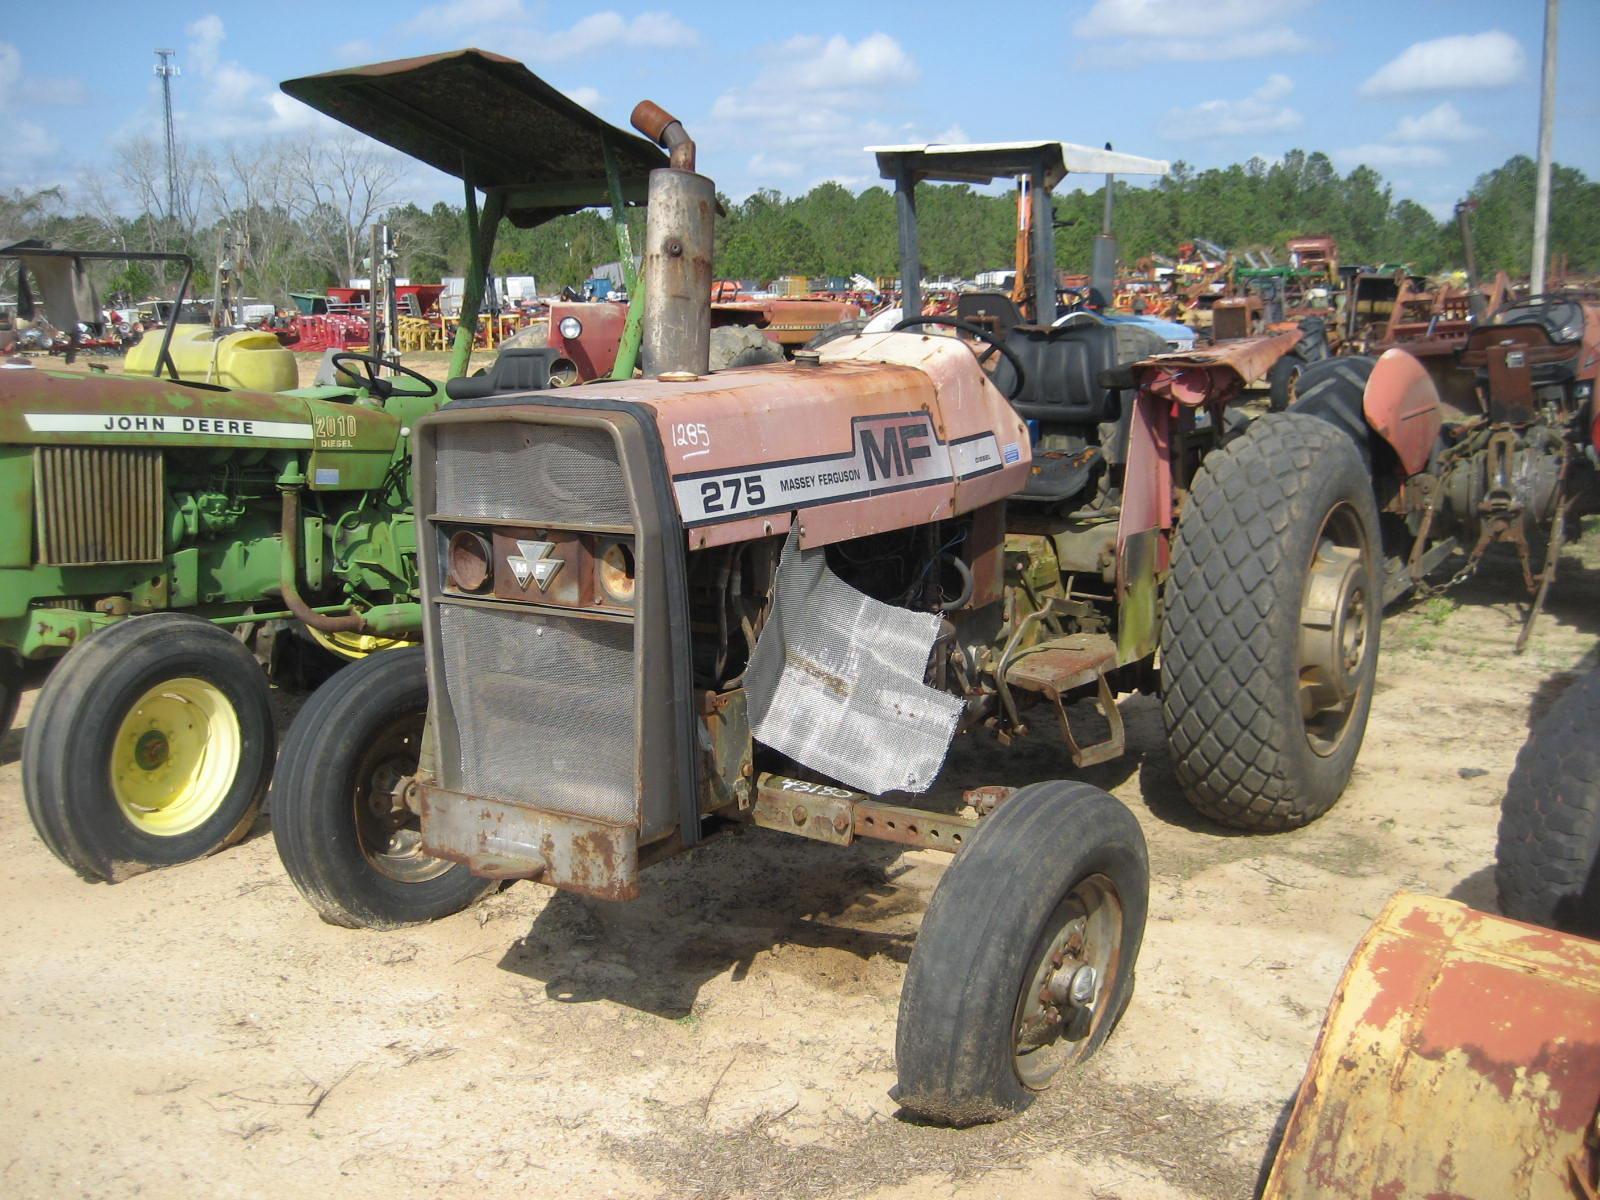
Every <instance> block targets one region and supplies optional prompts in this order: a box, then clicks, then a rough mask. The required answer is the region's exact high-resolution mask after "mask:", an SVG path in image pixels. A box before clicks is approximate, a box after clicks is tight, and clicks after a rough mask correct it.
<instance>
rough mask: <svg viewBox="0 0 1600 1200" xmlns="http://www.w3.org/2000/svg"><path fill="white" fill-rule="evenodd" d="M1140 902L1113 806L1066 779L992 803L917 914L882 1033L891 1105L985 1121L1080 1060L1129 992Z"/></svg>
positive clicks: (1140, 925)
mask: <svg viewBox="0 0 1600 1200" xmlns="http://www.w3.org/2000/svg"><path fill="white" fill-rule="evenodd" d="M1149 895H1150V862H1149V854H1148V852H1147V850H1146V848H1145V842H1144V834H1143V832H1142V831H1141V830H1140V828H1139V823H1138V822H1137V821H1136V820H1135V819H1134V817H1133V814H1132V813H1130V812H1129V811H1128V810H1127V808H1126V807H1124V806H1123V805H1122V804H1121V803H1119V802H1118V801H1117V800H1115V799H1113V798H1112V797H1111V796H1109V795H1107V794H1106V793H1105V792H1102V791H1100V790H1099V789H1098V788H1094V787H1090V786H1089V785H1088V784H1083V783H1070V782H1051V783H1036V784H1032V785H1031V786H1029V787H1025V788H1022V789H1021V790H1020V791H1018V792H1017V793H1016V794H1015V795H1014V796H1012V797H1011V798H1010V799H1009V800H1007V801H1006V802H1005V803H1004V804H1003V805H1002V806H1001V807H1000V808H999V809H998V810H997V811H996V812H995V813H994V815H993V816H991V817H988V818H987V819H986V820H985V821H984V823H983V825H982V826H981V827H980V828H979V830H978V832H977V834H976V835H974V836H973V838H972V839H971V840H970V841H969V842H968V843H967V844H966V846H965V847H963V848H962V850H961V852H960V853H959V854H957V855H956V858H955V861H954V862H953V863H951V865H950V868H949V870H947V871H946V872H945V876H944V878H943V879H942V880H940V881H939V886H938V888H937V889H935V891H934V893H933V901H932V903H930V904H929V905H928V912H927V915H926V916H925V917H923V920H922V930H921V932H920V933H919V934H918V935H917V944H916V947H915V948H914V949H913V950H912V953H911V965H910V968H909V969H908V970H907V972H906V980H905V985H904V986H903V987H902V989H901V991H900V1020H899V1026H898V1028H897V1030H896V1034H895V1062H896V1066H897V1068H898V1073H899V1086H898V1088H897V1089H896V1092H895V1097H896V1099H897V1100H898V1101H899V1102H900V1104H901V1105H902V1107H904V1108H905V1109H907V1110H908V1111H909V1112H912V1113H914V1114H916V1115H917V1116H919V1117H922V1118H925V1119H927V1120H931V1121H937V1122H939V1123H940V1124H945V1125H957V1126H962V1125H974V1124H978V1123H980V1122H984V1121H994V1120H999V1119H1001V1118H1004V1117H1008V1116H1011V1115H1012V1114H1014V1113H1018V1112H1021V1111H1022V1110H1023V1109H1025V1108H1026V1107H1027V1106H1028V1105H1029V1104H1031V1103H1032V1102H1033V1100H1034V1097H1035V1096H1037V1095H1038V1093H1039V1092H1041V1091H1043V1090H1044V1089H1045V1088H1047V1087H1049V1086H1050V1084H1051V1083H1053V1082H1054V1081H1055V1079H1056V1078H1057V1077H1058V1076H1059V1075H1060V1073H1061V1072H1062V1071H1063V1070H1065V1069H1066V1068H1069V1067H1072V1066H1076V1065H1077V1064H1079V1063H1081V1062H1083V1061H1084V1060H1085V1059H1087V1058H1088V1057H1089V1056H1090V1055H1091V1054H1093V1053H1094V1052H1095V1050H1097V1049H1098V1048H1099V1047H1100V1044H1101V1043H1102V1042H1104V1041H1105V1039H1106V1036H1107V1035H1108V1034H1109V1033H1110V1032H1111V1029H1112V1027H1113V1026H1114V1025H1116V1023H1117V1021H1118V1020H1119V1019H1120V1018H1121V1016H1122V1011H1123V1009H1124V1008H1126V1007H1127V1004H1128V1000H1129V998H1130V997H1131V996H1132V994H1133V972H1134V964H1135V962H1136V960H1137V959H1138V957H1139V945H1140V943H1141V941H1142V940H1143V938H1144V924H1145V913H1146V911H1147V909H1148V907H1149Z"/></svg>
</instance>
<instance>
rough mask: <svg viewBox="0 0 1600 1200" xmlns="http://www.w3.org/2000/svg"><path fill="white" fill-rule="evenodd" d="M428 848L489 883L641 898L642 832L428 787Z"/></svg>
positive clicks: (425, 839)
mask: <svg viewBox="0 0 1600 1200" xmlns="http://www.w3.org/2000/svg"><path fill="white" fill-rule="evenodd" d="M421 805H422V848H423V849H424V850H425V851H427V852H428V853H429V854H432V855H434V856H435V857H436V858H447V859H449V860H450V861H451V862H458V863H464V864H466V866H467V867H468V868H469V869H470V870H471V871H472V873H473V874H474V875H482V876H484V877H485V878H488V879H537V880H539V882H541V883H548V884H550V885H551V886H552V887H558V888H561V889H562V890H563V891H568V892H579V893H581V894H583V895H585V896H596V897H598V898H600V899H602V900H632V899H634V898H635V897H637V896H638V894H639V843H638V830H637V829H636V828H635V827H634V826H631V825H607V824H603V823H601V822H599V821H589V820H585V819H584V818H582V817H574V816H571V815H570V814H567V813H553V812H545V811H543V810H541V809H536V808H530V807H528V806H527V805H525V804H510V803H506V802H504V801H500V800H488V799H485V798H483V797H481V796H467V795H463V794H462V793H460V792H452V791H448V790H447V789H445V788H438V787H429V786H427V785H424V786H423V788H422V797H421Z"/></svg>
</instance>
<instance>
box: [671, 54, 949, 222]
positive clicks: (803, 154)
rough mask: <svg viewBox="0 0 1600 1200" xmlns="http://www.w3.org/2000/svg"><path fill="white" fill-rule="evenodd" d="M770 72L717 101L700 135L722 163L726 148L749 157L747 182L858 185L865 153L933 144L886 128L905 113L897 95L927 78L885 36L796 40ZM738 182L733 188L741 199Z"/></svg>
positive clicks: (767, 66) (768, 61)
mask: <svg viewBox="0 0 1600 1200" xmlns="http://www.w3.org/2000/svg"><path fill="white" fill-rule="evenodd" d="M761 64H762V65H761V66H760V67H759V68H758V69H757V70H755V71H754V72H753V73H751V74H750V75H749V77H748V78H747V79H746V80H745V81H744V82H741V83H740V84H739V85H738V86H736V87H732V88H729V89H728V90H727V91H724V92H723V93H722V94H721V95H719V96H718V97H717V98H716V100H715V101H714V102H713V103H712V105H711V119H710V121H709V122H707V123H706V125H705V127H704V128H703V129H702V130H701V131H700V135H699V136H700V138H701V145H702V146H704V147H706V148H707V149H708V150H711V151H712V152H713V153H720V152H721V150H723V149H724V148H726V149H727V150H728V151H729V152H730V153H734V154H744V155H747V156H748V157H747V158H745V159H743V160H742V161H744V162H745V171H744V172H743V173H742V174H743V177H744V178H745V179H752V180H755V181H757V182H758V183H759V182H761V181H763V180H769V179H770V178H771V177H772V176H774V175H778V174H782V175H783V176H784V177H785V178H787V179H793V180H794V181H795V185H796V186H798V187H809V186H811V185H812V184H815V183H820V182H822V181H823V180H825V179H835V178H847V177H854V176H856V175H858V174H859V172H860V171H861V168H862V167H863V166H864V165H866V164H867V163H868V162H870V160H869V159H867V158H866V156H865V155H863V154H862V147H863V146H868V145H872V144H874V143H881V142H886V141H904V140H923V139H924V138H926V136H927V135H926V132H923V133H922V134H921V136H920V137H919V136H918V135H917V134H916V133H915V132H914V131H910V130H905V129H898V128H896V127H895V125H894V124H892V123H891V122H890V121H888V120H887V119H885V115H884V114H885V112H886V110H892V109H893V108H894V107H896V106H897V104H898V94H897V93H898V91H900V90H903V89H904V88H905V87H906V85H908V84H911V83H914V82H915V81H916V80H917V78H918V77H919V74H920V72H919V70H918V67H917V63H916V60H915V59H914V58H913V57H912V56H911V55H910V54H909V53H908V52H907V51H906V49H905V48H904V47H903V46H901V44H900V43H899V42H898V41H896V40H895V39H894V38H893V37H891V36H889V35H888V34H886V33H871V34H867V35H866V36H864V37H862V38H860V39H858V40H856V41H851V40H850V39H849V38H846V37H842V36H840V35H837V34H835V35H834V36H832V37H826V38H824V37H819V36H816V35H810V34H806V35H801V36H798V37H792V38H789V39H788V40H786V41H784V42H781V43H779V44H777V45H774V46H769V47H767V48H766V49H765V50H764V51H762V52H761ZM946 132H950V131H949V130H947V131H946ZM957 132H959V131H957ZM774 147H781V157H776V158H775V157H774V156H773V148H774ZM739 182H740V181H736V180H730V181H729V184H728V186H729V187H730V188H731V190H732V192H733V193H734V194H738V193H739Z"/></svg>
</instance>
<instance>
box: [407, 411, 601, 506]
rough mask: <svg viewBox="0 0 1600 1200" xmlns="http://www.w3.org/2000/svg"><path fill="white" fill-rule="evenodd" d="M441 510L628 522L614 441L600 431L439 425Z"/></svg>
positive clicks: (438, 498)
mask: <svg viewBox="0 0 1600 1200" xmlns="http://www.w3.org/2000/svg"><path fill="white" fill-rule="evenodd" d="M438 439H439V440H438V447H439V450H438V460H437V461H438V485H437V491H438V496H437V505H438V509H437V510H438V511H439V512H441V513H448V514H450V515H451V516H460V517H489V518H493V519H499V520H508V521H530V522H536V523H537V522H542V521H548V522H551V523H552V524H557V525H632V524H633V513H632V510H631V509H630V508H629V507H628V489H627V485H626V484H625V483H624V482H623V478H622V470H621V468H620V467H619V465H618V463H617V449H616V445H615V444H614V443H613V442H612V440H611V435H610V434H609V433H607V432H606V431H605V430H603V429H582V428H572V427H568V426H560V425H526V424H521V423H510V422H508V423H506V424H503V425H502V424H498V423H496V424H477V423H466V424H461V425H446V426H441V427H440V429H439V431H438Z"/></svg>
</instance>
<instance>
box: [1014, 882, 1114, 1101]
mask: <svg viewBox="0 0 1600 1200" xmlns="http://www.w3.org/2000/svg"><path fill="white" fill-rule="evenodd" d="M1051 925H1052V926H1053V929H1052V931H1051V932H1050V933H1049V934H1048V935H1047V937H1046V938H1045V940H1044V941H1043V943H1042V944H1041V945H1040V948H1039V952H1038V958H1037V959H1036V960H1035V966H1034V967H1033V969H1032V970H1031V971H1030V972H1029V974H1028V976H1027V977H1026V982H1025V984H1024V987H1023V992H1022V996H1021V999H1020V1001H1019V1003H1018V1005H1017V1014H1016V1018H1015V1023H1014V1025H1013V1027H1012V1050H1013V1055H1014V1058H1015V1062H1016V1070H1017V1077H1018V1078H1019V1079H1020V1080H1021V1081H1022V1083H1023V1084H1024V1085H1025V1086H1027V1087H1030V1088H1033V1089H1035V1090H1037V1089H1039V1088H1043V1087H1046V1086H1048V1084H1049V1082H1050V1080H1051V1079H1052V1078H1053V1077H1054V1076H1055V1074H1056V1073H1057V1072H1058V1071H1059V1070H1060V1069H1061V1068H1062V1067H1063V1066H1065V1065H1066V1064H1067V1063H1069V1062H1071V1061H1073V1060H1074V1059H1076V1058H1077V1057H1078V1056H1079V1055H1080V1054H1081V1053H1083V1050H1084V1047H1085V1046H1086V1045H1087V1044H1088V1042H1089V1040H1090V1038H1091V1036H1092V1035H1093V1032H1094V1030H1095V1029H1096V1028H1097V1027H1098V1026H1099V1025H1100V1024H1101V1023H1102V1021H1103V1020H1104V1016H1105V1014H1104V1013H1103V1012H1102V1011H1101V1007H1102V1006H1101V1004H1100V997H1101V994H1102V992H1103V991H1104V989H1105V987H1106V986H1107V984H1109V983H1110V982H1111V981H1112V980H1113V979H1114V978H1115V977H1116V974H1117V971H1118V970H1119V963H1120V943H1121V937H1122V901H1121V897H1119V896H1118V895H1117V894H1116V889H1115V887H1114V886H1113V885H1112V884H1111V881H1110V880H1109V879H1108V878H1106V877H1105V876H1103V875H1093V876H1090V877H1089V878H1087V879H1085V880H1083V881H1082V882H1081V883H1079V884H1078V886H1077V887H1075V888H1074V889H1073V890H1072V891H1071V892H1070V893H1069V894H1068V895H1067V897H1066V898H1065V899H1064V900H1063V901H1062V904H1061V905H1060V907H1058V909H1057V912H1056V915H1055V916H1054V917H1053V918H1052V921H1051Z"/></svg>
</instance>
